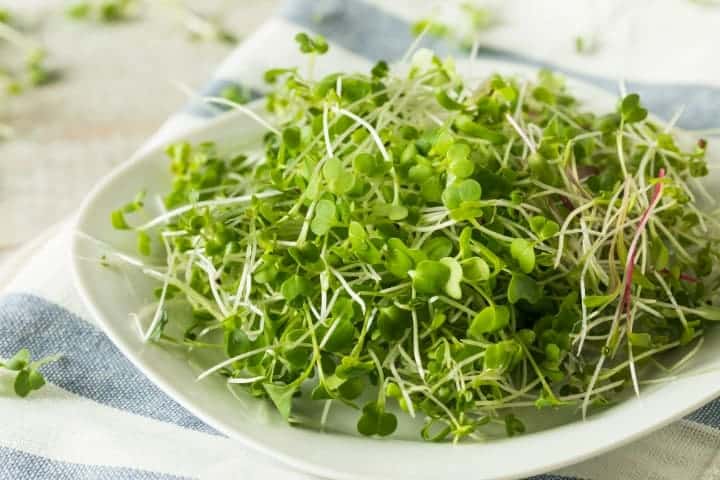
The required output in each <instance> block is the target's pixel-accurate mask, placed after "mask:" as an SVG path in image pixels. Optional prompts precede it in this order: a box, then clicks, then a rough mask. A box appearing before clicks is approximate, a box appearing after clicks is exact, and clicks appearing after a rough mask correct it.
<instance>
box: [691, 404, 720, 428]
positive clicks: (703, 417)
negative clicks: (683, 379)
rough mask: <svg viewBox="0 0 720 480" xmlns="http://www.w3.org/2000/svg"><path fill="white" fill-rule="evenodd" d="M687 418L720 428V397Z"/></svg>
mask: <svg viewBox="0 0 720 480" xmlns="http://www.w3.org/2000/svg"><path fill="white" fill-rule="evenodd" d="M685 418H686V419H688V420H691V421H693V422H697V423H702V424H703V425H707V426H709V427H714V428H717V429H720V397H718V398H716V399H715V400H714V401H712V402H710V403H708V404H706V405H705V406H703V407H702V408H700V409H698V410H695V411H694V412H693V413H691V414H690V415H688V416H687V417H685Z"/></svg>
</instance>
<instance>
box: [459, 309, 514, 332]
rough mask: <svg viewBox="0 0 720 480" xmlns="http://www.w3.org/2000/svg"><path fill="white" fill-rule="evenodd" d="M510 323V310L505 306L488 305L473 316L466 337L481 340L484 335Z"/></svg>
mask: <svg viewBox="0 0 720 480" xmlns="http://www.w3.org/2000/svg"><path fill="white" fill-rule="evenodd" d="M508 323H510V309H509V308H508V307H507V306H505V305H490V306H488V307H485V308H483V309H482V310H480V312H479V313H478V314H477V315H475V318H473V321H472V323H470V327H469V328H468V332H467V333H468V336H470V337H473V338H477V339H482V338H483V335H484V334H486V333H492V332H495V331H497V330H500V329H501V328H505V327H506V326H507V325H508Z"/></svg>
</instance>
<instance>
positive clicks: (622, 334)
mask: <svg viewBox="0 0 720 480" xmlns="http://www.w3.org/2000/svg"><path fill="white" fill-rule="evenodd" d="M296 40H297V42H298V45H299V48H300V51H301V52H302V53H304V54H306V55H307V56H308V60H309V62H308V63H309V68H308V69H307V72H308V73H307V75H303V74H302V73H301V72H300V71H299V70H298V69H297V68H277V69H273V70H270V71H268V72H267V73H266V75H265V78H266V80H267V82H268V84H270V86H271V91H270V93H268V95H267V97H266V101H265V110H264V111H263V112H261V114H259V113H257V109H256V110H255V111H253V110H252V109H250V108H249V107H245V106H240V105H239V104H236V103H234V102H233V101H232V100H231V99H228V96H225V97H226V100H225V102H226V104H228V105H235V106H236V107H237V108H238V110H239V111H241V112H245V113H248V114H251V116H252V118H254V119H255V120H257V121H258V122H260V124H261V126H263V127H264V128H265V129H266V130H267V133H266V134H265V135H264V137H263V148H262V149H261V150H260V151H234V152H232V153H231V154H221V153H219V150H217V149H216V148H215V146H214V145H212V144H199V145H190V144H187V143H177V144H174V145H170V146H169V147H167V155H168V157H169V163H170V170H171V172H172V174H173V177H174V179H173V182H172V186H171V187H170V189H169V192H168V193H167V195H165V197H164V198H163V199H162V202H163V207H164V208H163V212H162V213H160V214H159V215H158V216H156V217H154V218H153V217H148V213H147V211H146V210H147V208H146V205H145V198H144V195H143V194H140V195H138V196H137V197H136V198H135V199H133V200H132V201H130V202H129V203H128V204H127V205H125V206H122V207H121V208H120V209H118V210H117V211H115V212H113V214H112V219H111V220H112V224H113V225H114V226H115V227H116V228H117V229H120V230H123V231H125V232H127V233H126V234H134V235H136V236H137V246H138V251H139V253H140V254H141V255H140V257H137V258H136V257H131V256H129V255H127V254H119V253H116V254H109V255H108V256H106V257H105V258H104V260H103V264H104V265H108V266H110V267H111V268H120V267H123V268H139V269H140V270H142V271H143V272H144V273H145V274H147V275H149V276H150V277H152V278H154V279H156V280H158V281H159V282H160V283H159V286H158V288H157V290H156V295H157V302H156V303H155V304H153V305H150V306H149V308H148V309H147V311H146V312H145V314H143V313H142V312H138V313H139V315H138V316H137V317H136V319H137V322H138V327H139V328H140V331H141V335H142V337H143V338H144V339H145V340H146V341H152V342H156V343H158V344H160V345H166V346H174V347H176V348H177V347H180V348H184V349H187V351H188V352H190V353H191V354H192V355H195V356H194V357H193V358H196V359H197V360H196V362H197V363H199V364H201V365H203V367H202V368H204V371H203V372H202V373H201V374H200V376H199V379H203V378H206V377H208V376H210V375H216V376H221V377H223V378H225V379H226V381H227V384H228V388H229V389H230V390H231V391H232V392H233V393H237V392H236V389H238V390H242V391H245V392H246V393H248V394H250V395H253V396H256V397H262V398H268V399H269V400H270V401H272V402H273V403H274V404H275V406H276V407H277V409H278V411H279V412H280V414H281V415H282V416H283V417H285V418H286V419H287V420H288V421H291V422H299V423H305V424H308V425H313V426H316V427H319V428H322V426H323V425H324V424H325V423H326V422H328V421H330V420H329V419H331V417H332V415H333V412H332V409H331V407H332V406H333V405H337V404H344V405H348V406H351V407H354V408H357V410H358V423H357V429H358V431H359V432H360V433H361V434H364V435H377V436H386V435H390V434H392V433H393V432H394V431H395V430H396V428H397V424H398V419H397V417H396V413H397V412H398V411H404V412H406V413H407V414H408V415H409V416H411V417H416V418H419V419H420V420H423V421H424V427H422V428H421V431H420V432H419V433H420V435H421V436H422V438H424V439H426V440H433V441H442V440H447V439H451V440H454V441H458V440H460V439H463V438H474V439H481V438H483V435H484V433H483V431H484V430H485V429H490V428H501V429H502V428H504V429H505V431H506V433H507V434H508V435H516V434H520V433H523V432H524V431H525V429H526V427H525V425H524V424H523V420H522V418H523V409H524V408H538V409H548V410H550V409H553V408H559V407H569V408H571V409H574V410H576V411H577V410H582V412H583V413H585V412H586V411H587V410H598V409H602V408H604V407H606V406H608V405H610V404H612V403H613V402H614V401H615V399H616V398H617V397H616V394H617V392H619V391H621V390H623V389H624V388H627V387H630V385H631V384H632V385H633V386H634V388H635V390H636V391H638V392H639V391H640V386H641V384H642V382H643V381H644V380H651V379H657V377H658V376H659V375H662V374H663V373H665V372H674V371H675V370H677V369H678V368H679V367H680V366H681V365H682V364H684V363H686V362H687V359H688V358H689V356H691V355H692V354H693V353H694V352H696V351H697V348H696V347H697V346H698V345H699V344H700V342H701V341H702V338H701V337H702V336H703V334H704V332H705V330H706V328H708V327H710V325H711V324H712V323H713V322H717V321H718V320H720V308H718V307H716V306H715V305H714V304H713V292H716V291H718V288H719V287H720V277H719V275H718V269H717V268H715V266H716V265H717V263H718V254H719V253H720V250H719V248H718V247H719V245H718V238H719V237H718V225H719V220H718V216H717V215H716V214H715V213H712V212H710V211H709V209H708V208H701V204H700V201H699V198H700V197H701V196H702V197H703V199H705V200H708V199H711V197H710V195H709V194H708V193H707V192H706V191H704V190H703V187H702V184H701V183H700V182H699V181H698V178H699V177H702V176H704V175H706V174H707V172H708V169H707V165H706V161H705V152H706V149H707V143H706V142H705V141H702V142H699V143H698V144H697V146H691V147H689V148H684V147H681V145H680V143H679V139H677V138H675V137H674V136H673V134H672V132H671V131H670V128H664V127H663V126H661V125H659V124H657V123H655V122H654V121H652V120H650V119H648V118H647V114H648V112H647V110H645V108H643V107H642V105H641V103H640V99H639V97H638V96H637V95H634V94H630V95H627V96H625V97H624V98H622V99H621V101H620V102H619V105H618V108H617V110H615V111H610V112H590V111H587V110H585V109H583V107H582V104H581V103H580V102H579V101H578V100H577V99H576V98H574V97H573V96H572V95H571V92H569V91H568V90H567V89H566V87H565V83H564V81H563V79H562V78H561V77H559V76H557V75H555V74H553V73H550V72H548V71H541V72H540V73H539V75H538V78H537V79H536V80H534V81H529V80H521V79H516V78H512V77H503V76H500V75H491V76H489V77H488V78H485V79H483V80H481V81H478V80H477V79H465V78H463V77H461V76H460V75H459V74H458V73H457V72H456V70H455V68H454V64H453V61H452V60H451V59H445V60H443V59H440V58H438V57H436V56H435V55H433V53H432V52H430V51H427V50H419V51H417V52H416V53H415V54H414V55H413V56H412V60H411V62H410V66H409V70H408V73H407V74H404V75H400V74H397V73H395V72H394V71H392V70H391V69H390V67H389V66H388V65H387V63H385V62H379V63H378V64H377V65H376V66H375V67H374V68H373V69H372V71H371V72H370V73H369V74H363V73H357V72H349V73H335V74H332V75H328V76H326V77H323V78H320V79H318V80H313V77H312V73H313V68H312V66H313V65H314V62H316V61H317V60H318V58H317V57H318V56H320V55H322V54H324V53H325V52H326V51H327V48H328V46H327V42H325V40H324V39H323V38H322V37H314V38H313V37H311V36H309V35H307V34H299V35H298V36H297V37H296ZM238 103H241V102H238ZM705 204H708V202H705ZM143 257H146V258H147V260H143V259H142V258H143ZM150 258H152V260H150ZM181 307H182V308H181ZM183 308H184V310H183ZM671 349H683V350H685V349H686V350H687V352H688V353H686V354H685V355H684V357H683V359H682V360H681V361H679V362H677V363H674V364H673V363H672V362H671V361H670V360H669V359H667V358H666V357H664V356H663V355H661V353H662V352H666V351H668V350H671ZM297 397H303V398H305V399H311V400H316V401H318V405H320V406H321V408H319V409H318V412H321V414H320V413H319V414H318V418H315V417H312V415H311V414H309V413H308V412H307V409H303V411H302V413H300V412H299V411H298V410H297V409H296V408H294V401H295V399H296V398H297ZM361 398H362V401H361V400H360V399H361Z"/></svg>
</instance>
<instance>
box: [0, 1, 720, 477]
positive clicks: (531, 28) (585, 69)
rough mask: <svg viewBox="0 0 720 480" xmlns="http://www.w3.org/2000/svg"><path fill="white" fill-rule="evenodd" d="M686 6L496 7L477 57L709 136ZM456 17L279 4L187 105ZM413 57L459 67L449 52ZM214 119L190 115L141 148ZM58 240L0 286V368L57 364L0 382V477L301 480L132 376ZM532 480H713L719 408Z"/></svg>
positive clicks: (705, 52)
mask: <svg viewBox="0 0 720 480" xmlns="http://www.w3.org/2000/svg"><path fill="white" fill-rule="evenodd" d="M438 3H439V2H438ZM701 3H702V2H700V1H696V2H690V1H686V2H681V1H676V2H662V1H652V0H638V1H635V2H632V3H631V4H630V2H622V1H621V0H614V1H605V2H591V1H590V0H587V1H560V0H551V1H544V2H521V1H505V2H502V3H497V4H495V5H494V8H495V10H496V11H497V12H498V17H499V19H500V20H499V24H498V25H497V26H496V27H494V28H493V29H491V30H488V31H487V32H486V33H483V34H482V37H481V40H482V48H481V49H480V51H479V55H480V56H485V57H491V58H498V59H505V60H512V61H516V62H520V63H524V64H528V65H530V66H538V67H539V66H547V67H550V68H553V69H555V70H559V71H561V72H565V73H567V74H568V75H573V76H576V77H579V78H581V79H584V80H587V81H590V82H592V83H595V84H596V85H598V86H600V87H603V88H606V89H610V90H613V91H614V90H616V85H617V83H618V80H620V79H624V80H625V81H626V83H627V86H628V87H627V88H628V90H632V91H637V92H639V93H640V94H641V95H642V97H643V101H644V102H645V103H646V104H647V105H648V106H649V107H650V108H651V110H652V111H654V112H656V113H657V114H659V115H660V116H663V117H665V118H670V117H672V116H673V115H674V114H675V112H676V111H677V109H678V108H680V107H682V106H684V108H685V113H684V115H683V116H682V117H680V119H679V122H678V125H680V126H682V127H684V128H693V129H710V128H712V127H716V126H719V125H720V62H716V60H715V55H716V46H717V45H719V44H720V29H718V28H717V27H718V25H720V8H713V7H712V6H709V5H701ZM486 4H487V2H486ZM458 14H459V13H458V9H457V8H455V7H452V6H449V7H448V6H447V5H444V6H442V7H434V6H433V5H432V4H430V3H427V2H417V1H413V0H396V1H392V2H390V1H388V2H383V1H381V0H348V1H340V0H319V1H312V0H291V1H288V2H287V3H286V4H285V5H284V6H283V8H282V9H281V10H280V11H279V12H278V14H277V15H276V16H275V17H274V18H272V19H271V20H270V21H268V22H267V23H265V24H264V25H262V26H261V27H260V28H259V29H258V31H257V32H256V33H255V34H254V35H253V36H252V37H250V38H249V39H247V41H245V42H244V43H243V45H241V46H240V47H238V48H237V50H236V51H235V52H234V53H233V54H232V55H231V56H230V57H229V58H228V60H227V61H226V62H225V63H224V64H223V65H222V66H221V67H220V68H219V70H218V72H217V73H216V75H215V77H214V79H213V80H212V81H211V82H210V83H209V85H208V87H207V89H206V91H204V92H202V93H205V94H208V93H213V94H216V93H217V92H219V91H221V90H222V88H224V87H225V86H227V85H228V84H240V85H242V86H244V87H246V88H249V89H251V90H252V91H254V92H256V94H258V95H260V94H261V91H262V81H261V78H262V73H263V72H264V71H265V70H266V69H267V68H270V67H275V66H289V65H293V64H295V63H296V61H297V55H296V53H295V45H294V42H293V36H294V35H295V33H296V32H298V31H301V30H303V31H308V30H310V31H314V32H317V33H321V34H323V35H325V36H326V38H327V39H328V40H329V42H330V44H331V49H330V52H329V53H328V55H327V56H325V57H323V59H322V62H321V65H318V68H319V69H320V70H321V71H320V72H319V73H323V72H322V70H327V71H330V70H338V69H367V68H369V67H370V66H371V65H372V64H373V63H374V62H375V61H376V60H378V59H384V60H387V61H395V60H399V59H400V58H401V56H402V54H403V53H404V51H405V50H406V48H407V46H408V45H409V44H410V43H411V41H412V37H411V35H410V23H411V22H412V21H413V20H415V19H417V18H418V17H420V16H433V17H434V18H439V19H445V20H447V21H449V22H453V21H456V20H457V15H458ZM576 36H582V37H584V38H592V39H593V41H595V42H596V43H597V45H598V48H597V51H595V52H594V53H593V54H592V55H580V54H578V53H576V52H575V49H574V38H575V37H576ZM426 44H427V46H430V47H432V48H434V49H435V50H436V51H438V53H441V54H448V53H449V54H452V53H455V54H458V55H460V52H458V51H457V50H456V49H455V48H454V47H453V45H451V44H450V43H444V42H442V41H438V40H435V41H433V40H428V41H427V42H426ZM683 104H684V105H683ZM215 114H217V111H215V110H212V109H209V108H208V107H207V106H202V105H200V104H193V105H190V106H189V107H187V108H186V109H185V110H183V111H182V112H180V113H179V114H177V115H175V116H173V117H172V118H171V119H169V120H168V122H167V123H166V125H165V126H164V127H163V128H162V129H161V130H160V132H158V133H157V134H156V135H155V136H153V137H152V139H151V140H150V141H149V143H148V145H146V147H147V146H149V145H157V144H161V143H164V142H165V141H166V140H167V139H168V138H170V137H176V136H178V135H179V134H180V133H181V132H182V131H184V130H185V129H187V128H189V127H192V126H194V125H197V124H199V123H201V122H203V121H205V120H206V119H207V118H208V117H210V116H212V115H215ZM69 240H70V233H69V230H68V228H67V227H66V226H65V225H60V226H58V227H56V228H54V229H53V231H52V232H51V233H48V234H46V235H45V236H43V237H42V238H41V239H38V240H37V241H36V242H34V243H33V244H31V245H30V246H28V247H27V248H26V249H25V251H24V252H21V253H20V254H19V256H18V257H16V258H15V259H14V262H13V265H15V267H14V268H13V276H12V278H11V279H9V280H8V281H7V282H6V285H5V286H4V290H3V285H2V283H0V290H1V291H3V292H4V293H3V294H2V295H0V357H8V356H9V355H11V354H13V353H14V352H15V351H16V350H18V349H19V348H21V347H28V348H29V349H30V350H31V351H32V352H33V354H34V355H36V356H42V355H46V354H52V353H57V352H62V353H63V354H64V356H63V358H62V359H61V360H60V361H58V362H56V363H53V364H51V365H48V366H47V367H45V370H44V371H45V372H46V377H47V378H48V380H49V382H50V384H49V385H47V386H46V387H45V388H43V389H42V390H40V391H38V392H34V393H33V395H32V396H31V397H29V398H27V399H19V398H16V397H15V396H14V395H12V393H11V386H9V382H7V381H6V380H8V379H7V377H2V376H0V479H13V480H25V479H27V480H30V479H32V480H35V479H125V478H127V479H130V478H132V479H170V478H242V479H254V478H258V479H259V478H263V479H267V478H283V479H309V478H310V477H308V476H307V475H304V474H301V473H297V472H292V471H289V470H285V469H284V467H282V466H279V465H278V464H276V463H274V462H273V461H272V460H269V459H267V458H265V457H263V456H261V455H260V454H258V453H255V452H252V451H249V450H247V449H246V448H244V447H242V446H240V445H239V444H238V443H237V442H235V441H233V440H231V439H228V438H226V437H224V436H222V435H220V434H219V433H218V432H216V431H214V430H213V429H212V428H211V427H209V426H207V425H205V424H204V423H203V422H201V421H200V420H198V419H197V418H195V417H193V416H192V415H191V414H190V413H189V412H187V411H186V410H185V409H183V408H182V407H180V406H179V405H178V404H176V403H175V402H174V401H173V400H172V399H170V398H169V397H167V396H166V395H165V394H164V393H162V392H161V391H160V390H159V389H158V388H157V387H155V386H154V385H153V384H152V383H151V382H150V381H149V380H147V379H146V378H145V377H144V376H143V375H142V374H141V373H140V372H139V371H137V370H136V369H135V368H134V367H133V366H132V365H131V364H130V362H129V361H128V360H126V359H125V358H124V357H123V356H122V355H121V354H120V352H119V351H118V350H117V349H116V348H115V347H114V346H113V345H112V343H111V342H110V341H109V340H108V338H107V337H106V336H105V335H104V334H103V333H102V332H101V331H100V330H99V329H98V327H97V326H96V325H95V324H94V323H93V319H92V318H91V317H90V316H89V315H88V314H87V313H86V311H85V310H84V308H83V307H82V305H81V303H80V301H79V298H78V296H77V294H76V293H75V292H74V291H73V287H72V285H71V281H70V275H69V268H70V267H69V262H68V252H69ZM7 273H8V272H7V271H6V274H7ZM2 281H3V276H2V272H0V282H2ZM536 478H537V479H543V480H552V479H572V478H584V479H592V480H606V479H607V480H610V479H613V480H615V479H624V480H641V479H642V480H647V479H656V480H665V479H679V478H683V479H698V480H711V479H718V478H720V400H716V401H715V402H713V403H711V404H708V405H707V406H705V407H704V408H702V409H700V410H699V411H698V412H696V413H694V414H692V415H690V416H689V417H688V418H687V419H684V420H682V421H680V422H677V423H675V424H673V425H670V426H668V427H666V428H664V429H662V430H660V431H658V432H656V433H654V434H652V435H650V436H648V437H646V438H644V439H642V440H640V441H637V442H635V443H634V444H631V445H629V446H625V447H623V448H622V449H620V450H618V451H614V452H610V453H608V454H605V455H603V456H600V457H598V458H595V459H592V460H589V461H586V462H584V463H582V464H579V465H575V466H573V467H570V468H567V469H565V470H563V471H561V472H556V473H553V474H548V475H543V476H539V477H536Z"/></svg>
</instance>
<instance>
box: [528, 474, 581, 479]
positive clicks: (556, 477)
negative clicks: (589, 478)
mask: <svg viewBox="0 0 720 480" xmlns="http://www.w3.org/2000/svg"><path fill="white" fill-rule="evenodd" d="M527 480H581V479H580V478H579V477H565V476H563V475H553V474H551V473H547V474H545V475H537V476H534V477H530V478H528V479H527Z"/></svg>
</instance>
